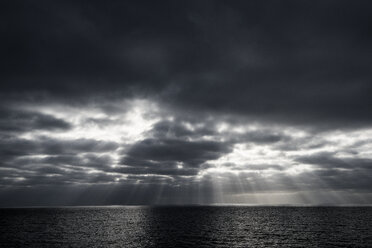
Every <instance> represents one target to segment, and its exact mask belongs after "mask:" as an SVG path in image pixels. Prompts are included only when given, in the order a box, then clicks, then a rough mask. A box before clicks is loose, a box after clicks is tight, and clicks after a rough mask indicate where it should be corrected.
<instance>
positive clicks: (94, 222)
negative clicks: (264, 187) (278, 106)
mask: <svg viewBox="0 0 372 248" xmlns="http://www.w3.org/2000/svg"><path fill="white" fill-rule="evenodd" d="M0 247H4V248H5V247H38V248H39V247H229V248H232V247H372V208H370V207H246V206H187V207H186V206H182V207H181V206H172V207H165V206H164V207H146V206H112V207H61V208H17V209H15V208H13V209H0Z"/></svg>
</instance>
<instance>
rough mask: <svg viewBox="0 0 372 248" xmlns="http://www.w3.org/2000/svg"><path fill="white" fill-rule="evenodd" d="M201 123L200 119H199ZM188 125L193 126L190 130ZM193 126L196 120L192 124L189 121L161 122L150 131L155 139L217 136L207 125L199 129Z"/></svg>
mask: <svg viewBox="0 0 372 248" xmlns="http://www.w3.org/2000/svg"><path fill="white" fill-rule="evenodd" d="M198 120H199V121H200V119H198ZM187 124H189V125H191V126H192V128H188V127H187ZM193 124H200V123H197V122H196V123H195V120H193V121H192V122H190V121H189V120H187V119H186V120H184V119H176V120H174V121H160V122H157V123H156V124H155V125H154V126H153V127H152V129H151V130H150V133H151V135H153V136H154V137H155V138H179V139H183V138H192V137H194V138H200V137H203V136H208V135H216V131H215V130H213V129H212V128H209V127H206V126H205V124H204V125H202V126H200V127H197V126H195V125H193Z"/></svg>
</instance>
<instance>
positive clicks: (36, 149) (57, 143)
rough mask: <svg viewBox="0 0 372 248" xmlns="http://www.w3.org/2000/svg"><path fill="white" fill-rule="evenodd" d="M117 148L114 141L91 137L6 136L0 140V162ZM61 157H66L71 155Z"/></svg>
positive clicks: (107, 150) (99, 151) (97, 151)
mask: <svg viewBox="0 0 372 248" xmlns="http://www.w3.org/2000/svg"><path fill="white" fill-rule="evenodd" d="M117 148H118V144H117V143H115V142H106V141H97V140H92V139H76V140H59V139H51V138H46V137H40V138H39V139H35V140H27V139H18V138H6V139H2V140H1V142H0V154H1V157H2V158H3V160H2V162H6V161H7V160H12V159H14V158H17V157H19V156H27V155H76V154H79V153H83V152H93V153H101V152H110V151H115V150H116V149H117ZM60 158H61V157H60ZM62 158H64V159H67V158H71V157H62ZM55 162H57V161H55Z"/></svg>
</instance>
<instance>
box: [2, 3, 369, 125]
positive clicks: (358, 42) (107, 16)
mask: <svg viewBox="0 0 372 248" xmlns="http://www.w3.org/2000/svg"><path fill="white" fill-rule="evenodd" d="M371 8H372V6H371V5H370V3H369V2H367V1H358V2H350V1H337V2H334V1H322V2H310V1H284V2H281V3H278V2H275V1H259V2H258V1H257V2H247V1H234V2H226V1H213V2H209V1H188V2H185V3H177V4H176V3H175V2H172V1H162V2H161V3H155V2H154V3H153V2H148V1H136V2H134V1H129V2H128V1H126V2H111V3H106V4H103V3H100V2H94V1H90V2H89V3H88V2H83V1H72V2H69V1H63V2H60V1H57V2H55V1H54V2H49V1H39V2H32V1H22V2H18V1H12V2H4V3H2V8H1V9H2V13H1V18H2V26H1V29H2V33H3V34H4V37H5V39H3V40H2V41H1V42H2V46H1V47H2V48H3V49H4V53H3V56H2V62H1V65H2V68H3V72H2V73H1V77H2V84H1V89H2V92H3V93H6V95H5V96H6V98H9V97H11V96H12V95H17V94H22V93H24V94H26V95H30V94H31V92H45V94H46V96H47V99H49V98H48V95H49V96H50V95H51V96H58V97H59V99H65V98H67V97H68V98H69V99H70V101H71V100H73V101H77V100H82V99H83V98H86V97H88V98H89V97H91V96H92V94H96V95H100V96H102V97H103V98H105V97H104V95H105V94H108V95H112V94H114V95H122V96H124V95H128V94H129V95H131V94H134V95H142V96H154V95H158V96H161V99H167V100H166V101H165V102H166V103H171V104H172V106H174V107H176V108H178V107H182V109H195V110H198V111H212V112H219V113H227V112H229V113H235V114H242V115H244V116H246V115H248V116H253V117H255V118H258V119H265V120H271V121H276V122H285V123H301V124H306V125H313V124H317V125H319V126H322V127H323V128H329V127H330V126H341V127H352V126H354V125H369V124H371V118H370V116H372V115H371V112H370V111H371V108H370V107H369V106H371V104H372V103H371V100H370V99H372V97H371V95H372V88H371V84H370V78H371V71H372V70H371V69H372V68H371V65H372V63H371V62H372V61H371V56H370V52H371V38H372V36H371V34H370V33H371V32H369V29H370V25H371V22H372V18H371V16H370V10H371ZM111 93H112V94H111ZM29 100H30V99H29ZM31 101H34V98H32V97H31Z"/></svg>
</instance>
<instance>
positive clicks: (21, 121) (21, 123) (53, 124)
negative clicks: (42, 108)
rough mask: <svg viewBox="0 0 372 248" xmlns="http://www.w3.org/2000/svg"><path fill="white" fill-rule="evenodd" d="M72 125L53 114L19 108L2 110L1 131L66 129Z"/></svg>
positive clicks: (0, 118) (0, 117) (0, 113)
mask: <svg viewBox="0 0 372 248" xmlns="http://www.w3.org/2000/svg"><path fill="white" fill-rule="evenodd" d="M71 127H72V125H71V124H70V123H68V122H67V121H65V120H62V119H58V118H55V117H54V116H51V115H46V114H41V113H37V112H30V111H22V110H17V109H11V108H10V109H6V108H3V109H1V110H0V132H3V133H10V132H27V131H33V130H47V131H58V130H59V131H65V130H68V129H70V128H71Z"/></svg>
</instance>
